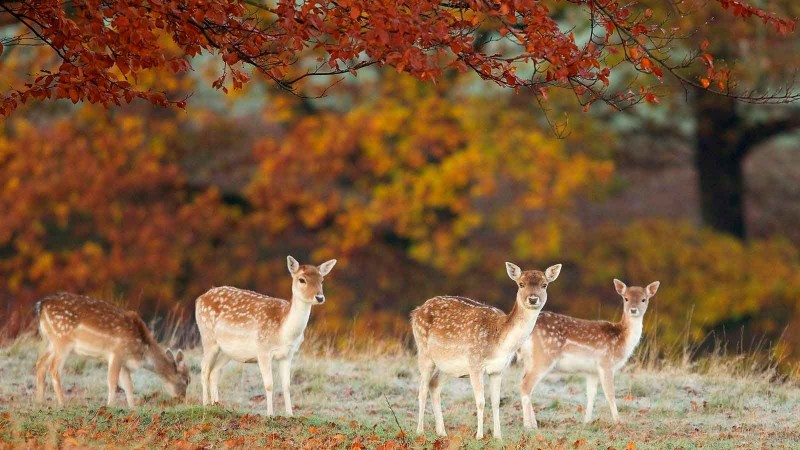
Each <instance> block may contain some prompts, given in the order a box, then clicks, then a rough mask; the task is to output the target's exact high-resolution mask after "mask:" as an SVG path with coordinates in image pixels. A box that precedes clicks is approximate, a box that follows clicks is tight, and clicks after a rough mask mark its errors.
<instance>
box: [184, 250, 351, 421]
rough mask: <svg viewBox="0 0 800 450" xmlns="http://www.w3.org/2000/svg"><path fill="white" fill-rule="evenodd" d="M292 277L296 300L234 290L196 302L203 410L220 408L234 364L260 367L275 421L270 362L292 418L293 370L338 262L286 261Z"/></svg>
mask: <svg viewBox="0 0 800 450" xmlns="http://www.w3.org/2000/svg"><path fill="white" fill-rule="evenodd" d="M286 259H287V263H288V267H289V273H290V274H291V276H292V299H291V300H289V301H287V300H283V299H280V298H274V297H268V296H266V295H262V294H258V293H256V292H251V291H245V290H242V289H237V288H232V287H218V288H213V289H211V290H209V291H208V292H206V293H205V294H203V295H201V296H200V297H198V298H197V303H196V305H195V317H196V318H197V327H198V328H199V329H200V338H201V340H202V343H203V362H202V369H201V374H200V379H201V381H202V384H203V404H204V405H207V404H208V403H209V400H210V401H211V402H213V403H217V402H219V374H220V372H221V371H222V368H223V367H224V366H225V364H227V363H228V362H229V361H230V360H234V361H238V362H241V363H258V367H259V369H260V370H261V377H262V378H263V381H264V389H265V390H266V394H267V395H266V397H267V414H269V415H272V414H273V410H272V360H273V359H275V360H276V361H277V362H278V369H279V371H280V376H281V385H282V387H283V399H284V403H285V405H286V415H288V416H291V415H292V400H291V397H290V396H289V383H290V379H291V364H292V358H293V357H294V355H295V353H297V350H298V349H299V348H300V344H302V343H303V332H304V331H305V329H306V325H307V324H308V318H309V316H310V314H311V306H312V305H319V304H322V303H325V295H324V294H323V293H322V281H323V279H324V278H323V277H325V275H328V273H330V271H331V269H333V266H334V265H335V264H336V260H335V259H332V260H330V261H327V262H325V263H323V264H321V265H320V266H319V267H317V266H311V265H302V266H301V265H300V263H298V262H297V260H296V259H294V258H292V257H291V256H289V257H287V258H286Z"/></svg>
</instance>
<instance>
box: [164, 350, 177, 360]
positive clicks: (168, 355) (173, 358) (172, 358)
mask: <svg viewBox="0 0 800 450" xmlns="http://www.w3.org/2000/svg"><path fill="white" fill-rule="evenodd" d="M164 353H166V354H167V359H168V360H170V361H171V362H173V363H174V362H175V355H174V354H172V349H171V348H168V349H166V350H165V351H164Z"/></svg>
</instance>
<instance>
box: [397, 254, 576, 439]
mask: <svg viewBox="0 0 800 450" xmlns="http://www.w3.org/2000/svg"><path fill="white" fill-rule="evenodd" d="M506 271H507V273H508V276H509V278H511V279H512V280H514V282H516V283H517V286H518V289H517V295H516V299H515V302H514V306H513V307H512V309H511V313H510V314H506V313H504V312H503V311H501V310H499V309H497V308H494V307H491V306H488V305H485V304H483V303H480V302H478V301H475V300H472V299H469V298H465V297H457V296H438V297H433V298H431V299H429V300H427V301H426V302H425V303H424V304H423V305H422V306H419V307H417V308H416V309H414V310H413V311H412V312H411V329H412V332H413V335H414V341H415V343H416V347H417V364H418V366H419V372H420V380H419V397H418V400H419V418H418V422H417V433H419V434H422V433H423V432H424V418H425V404H426V400H427V396H428V391H430V393H431V400H432V403H433V416H434V420H435V422H436V434H438V435H440V436H446V435H447V432H446V430H445V427H444V419H443V417H442V398H441V393H442V383H441V379H440V377H441V374H442V373H444V374H447V375H450V376H453V377H459V378H463V377H469V380H470V384H471V385H472V391H473V394H474V396H475V406H476V410H477V416H478V424H477V431H476V433H475V438H476V439H483V412H484V405H485V396H484V390H483V384H484V382H483V377H484V374H486V375H488V378H489V392H490V396H491V402H492V404H491V406H492V418H493V424H494V427H493V430H492V434H493V436H494V438H496V439H502V434H501V431H500V385H501V380H502V375H503V372H504V370H505V369H506V368H507V367H508V365H509V363H510V362H511V359H512V358H513V356H514V354H515V352H516V351H517V349H519V347H520V346H521V345H522V344H523V342H524V341H525V340H526V339H528V337H529V336H530V334H531V331H532V330H533V329H534V325H536V319H537V318H538V317H539V314H540V311H541V310H542V307H544V305H545V303H546V302H547V285H548V283H551V282H553V281H555V279H556V278H558V274H559V273H560V272H561V264H556V265H554V266H551V267H548V268H547V269H546V270H545V271H544V272H541V271H538V270H527V271H524V272H523V271H522V269H520V268H519V267H518V266H516V265H514V264H512V263H510V262H507V263H506Z"/></svg>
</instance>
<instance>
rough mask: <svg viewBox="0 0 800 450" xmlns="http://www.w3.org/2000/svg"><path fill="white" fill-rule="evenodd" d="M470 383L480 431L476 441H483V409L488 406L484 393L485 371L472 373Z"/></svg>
mask: <svg viewBox="0 0 800 450" xmlns="http://www.w3.org/2000/svg"><path fill="white" fill-rule="evenodd" d="M469 382H470V384H472V393H473V394H475V409H476V411H477V413H478V430H477V432H476V433H475V439H483V407H484V405H485V404H486V396H485V395H484V393H483V371H482V370H476V371H472V372H470V374H469Z"/></svg>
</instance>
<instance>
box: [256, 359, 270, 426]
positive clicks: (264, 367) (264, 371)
mask: <svg viewBox="0 0 800 450" xmlns="http://www.w3.org/2000/svg"><path fill="white" fill-rule="evenodd" d="M258 368H259V369H261V378H262V379H263V380H264V391H266V395H267V415H268V416H271V415H272V414H273V410H272V354H270V353H259V354H258Z"/></svg>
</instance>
